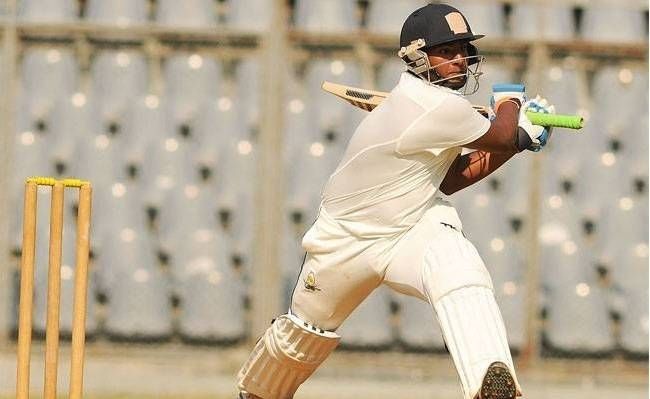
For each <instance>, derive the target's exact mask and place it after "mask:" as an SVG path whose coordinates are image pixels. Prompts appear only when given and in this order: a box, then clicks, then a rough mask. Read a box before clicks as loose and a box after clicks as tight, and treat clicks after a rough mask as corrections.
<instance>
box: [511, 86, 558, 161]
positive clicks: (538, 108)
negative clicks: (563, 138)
mask: <svg viewBox="0 0 650 399" xmlns="http://www.w3.org/2000/svg"><path fill="white" fill-rule="evenodd" d="M528 111H530V112H541V113H544V114H554V113H555V106H554V105H551V104H549V102H548V101H547V100H546V99H545V98H542V97H540V96H539V95H538V96H537V97H535V98H533V99H532V100H528V101H526V102H525V103H524V105H523V106H522V107H521V110H520V111H519V127H520V128H522V129H523V130H524V131H525V132H526V133H527V134H528V136H529V137H530V139H531V141H532V144H531V145H530V147H528V148H527V149H528V150H530V151H533V152H538V151H540V150H541V149H542V148H544V146H545V145H546V143H548V141H549V140H550V138H551V134H552V129H551V128H547V127H544V126H539V125H533V124H532V123H531V122H530V119H528V116H527V115H526V112H528Z"/></svg>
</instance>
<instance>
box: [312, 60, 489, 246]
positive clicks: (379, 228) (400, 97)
mask: <svg viewBox="0 0 650 399" xmlns="http://www.w3.org/2000/svg"><path fill="white" fill-rule="evenodd" d="M489 128H490V122H489V120H488V119H486V118H484V117H482V116H481V115H479V113H478V112H476V111H475V110H474V109H473V108H472V105H471V104H470V102H469V101H468V100H467V99H465V98H464V97H463V96H461V95H460V94H459V93H457V92H455V91H453V90H451V89H447V88H444V87H440V86H434V85H429V84H427V83H425V82H424V81H422V80H421V79H418V78H417V77H415V76H413V75H411V74H409V73H407V72H404V73H403V74H402V76H401V78H400V81H399V83H398V84H397V86H396V87H395V88H394V89H393V90H392V91H391V92H390V93H389V95H388V97H387V98H386V99H385V100H384V101H383V102H382V103H381V104H380V105H379V106H378V107H377V108H375V109H374V110H373V111H372V112H371V113H369V114H368V115H367V116H366V117H365V118H364V119H363V121H362V122H361V124H360V125H359V126H358V128H357V130H356V131H355V133H354V135H353V136H352V138H351V139H350V142H349V144H348V147H347V149H346V152H345V154H344V156H343V159H342V160H341V163H340V164H339V165H338V167H337V169H336V171H335V172H334V173H333V174H332V176H331V177H330V179H329V181H328V183H327V184H326V186H325V188H324V190H323V196H322V203H321V211H320V214H319V217H318V219H317V221H316V223H315V224H314V226H313V227H312V228H311V229H310V230H309V231H308V232H307V234H306V235H305V238H304V240H303V246H304V247H305V249H306V250H307V251H308V252H317V253H318V252H320V253H322V252H329V251H331V250H335V249H336V247H339V246H340V245H341V244H343V242H347V244H349V238H354V239H356V240H359V239H362V240H368V239H370V240H372V239H378V238H389V239H390V238H391V237H399V236H401V234H402V233H404V232H406V231H407V230H408V229H410V228H411V227H412V226H413V225H415V224H416V223H417V222H418V221H419V220H420V219H421V218H422V217H423V216H424V214H425V212H427V211H439V212H440V219H441V221H445V222H447V223H450V224H452V225H456V226H459V225H460V221H458V217H457V215H456V212H455V210H454V209H453V207H451V206H450V205H449V204H448V203H447V202H446V201H443V200H441V199H440V194H439V190H438V187H439V186H440V184H441V182H442V180H443V179H444V177H445V175H446V174H447V170H448V169H449V167H450V166H451V164H452V162H453V161H454V159H455V158H456V157H457V156H458V155H459V154H460V153H461V147H462V146H463V145H464V144H467V143H470V142H472V141H474V140H476V139H477V138H479V137H480V136H482V135H483V134H485V132H487V130H488V129H489ZM437 204H439V205H440V206H435V205H437ZM434 208H440V209H439V210H436V209H434ZM334 236H336V237H337V238H335V237H334ZM346 236H347V237H346ZM350 236H352V237H350ZM344 237H345V238H346V239H343V238H344ZM341 239H343V240H341Z"/></svg>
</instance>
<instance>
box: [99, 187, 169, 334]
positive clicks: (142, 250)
mask: <svg viewBox="0 0 650 399" xmlns="http://www.w3.org/2000/svg"><path fill="white" fill-rule="evenodd" d="M111 194H112V196H111V201H107V202H106V205H105V206H104V209H105V212H102V213H103V215H102V216H103V217H101V218H96V219H97V220H96V226H95V229H94V231H93V237H96V238H97V240H98V241H99V243H100V245H101V246H100V248H98V251H97V254H98V256H97V273H98V282H99V286H100V287H101V290H102V292H103V293H104V295H105V296H106V298H107V306H106V321H105V331H106V333H107V334H108V335H109V336H110V337H112V338H114V339H118V340H160V339H166V338H167V337H168V336H170V335H171V333H172V324H171V308H170V305H171V291H170V284H169V278H168V277H167V276H166V275H165V274H164V273H163V272H162V270H161V268H160V267H159V265H158V262H157V259H156V256H155V254H156V250H155V243H154V242H153V241H152V237H151V236H150V235H149V234H148V231H147V225H146V223H147V221H146V215H145V213H144V212H143V209H142V204H141V201H140V198H141V195H142V194H141V191H140V190H139V189H138V188H137V186H135V185H134V184H132V183H131V184H127V183H118V184H116V185H114V186H113V187H112V191H111Z"/></svg>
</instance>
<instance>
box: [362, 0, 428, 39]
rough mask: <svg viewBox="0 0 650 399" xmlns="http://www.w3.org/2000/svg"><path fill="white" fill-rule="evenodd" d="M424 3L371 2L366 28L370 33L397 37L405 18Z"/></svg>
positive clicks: (415, 0) (404, 0)
mask: <svg viewBox="0 0 650 399" xmlns="http://www.w3.org/2000/svg"><path fill="white" fill-rule="evenodd" d="M426 3H427V2H426V1H424V0H372V1H370V2H369V5H368V11H367V14H366V26H367V28H368V30H370V31H372V32H376V33H384V34H392V35H399V33H400V32H401V30H402V25H403V24H404V21H406V18H407V17H408V16H409V15H411V13H412V12H413V11H415V10H417V9H418V8H420V7H422V6H424V5H426Z"/></svg>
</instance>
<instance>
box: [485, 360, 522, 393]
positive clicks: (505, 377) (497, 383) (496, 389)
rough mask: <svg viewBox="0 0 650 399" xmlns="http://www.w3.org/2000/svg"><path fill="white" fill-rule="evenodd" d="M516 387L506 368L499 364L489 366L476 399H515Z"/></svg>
mask: <svg viewBox="0 0 650 399" xmlns="http://www.w3.org/2000/svg"><path fill="white" fill-rule="evenodd" d="M516 397H517V387H516V386H515V379H514V378H512V374H510V370H509V369H508V366H506V365H505V364H503V363H501V362H494V363H492V364H490V367H488V369H487V372H486V373H485V377H483V383H482V384H481V389H480V391H479V395H478V399H515V398H516Z"/></svg>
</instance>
